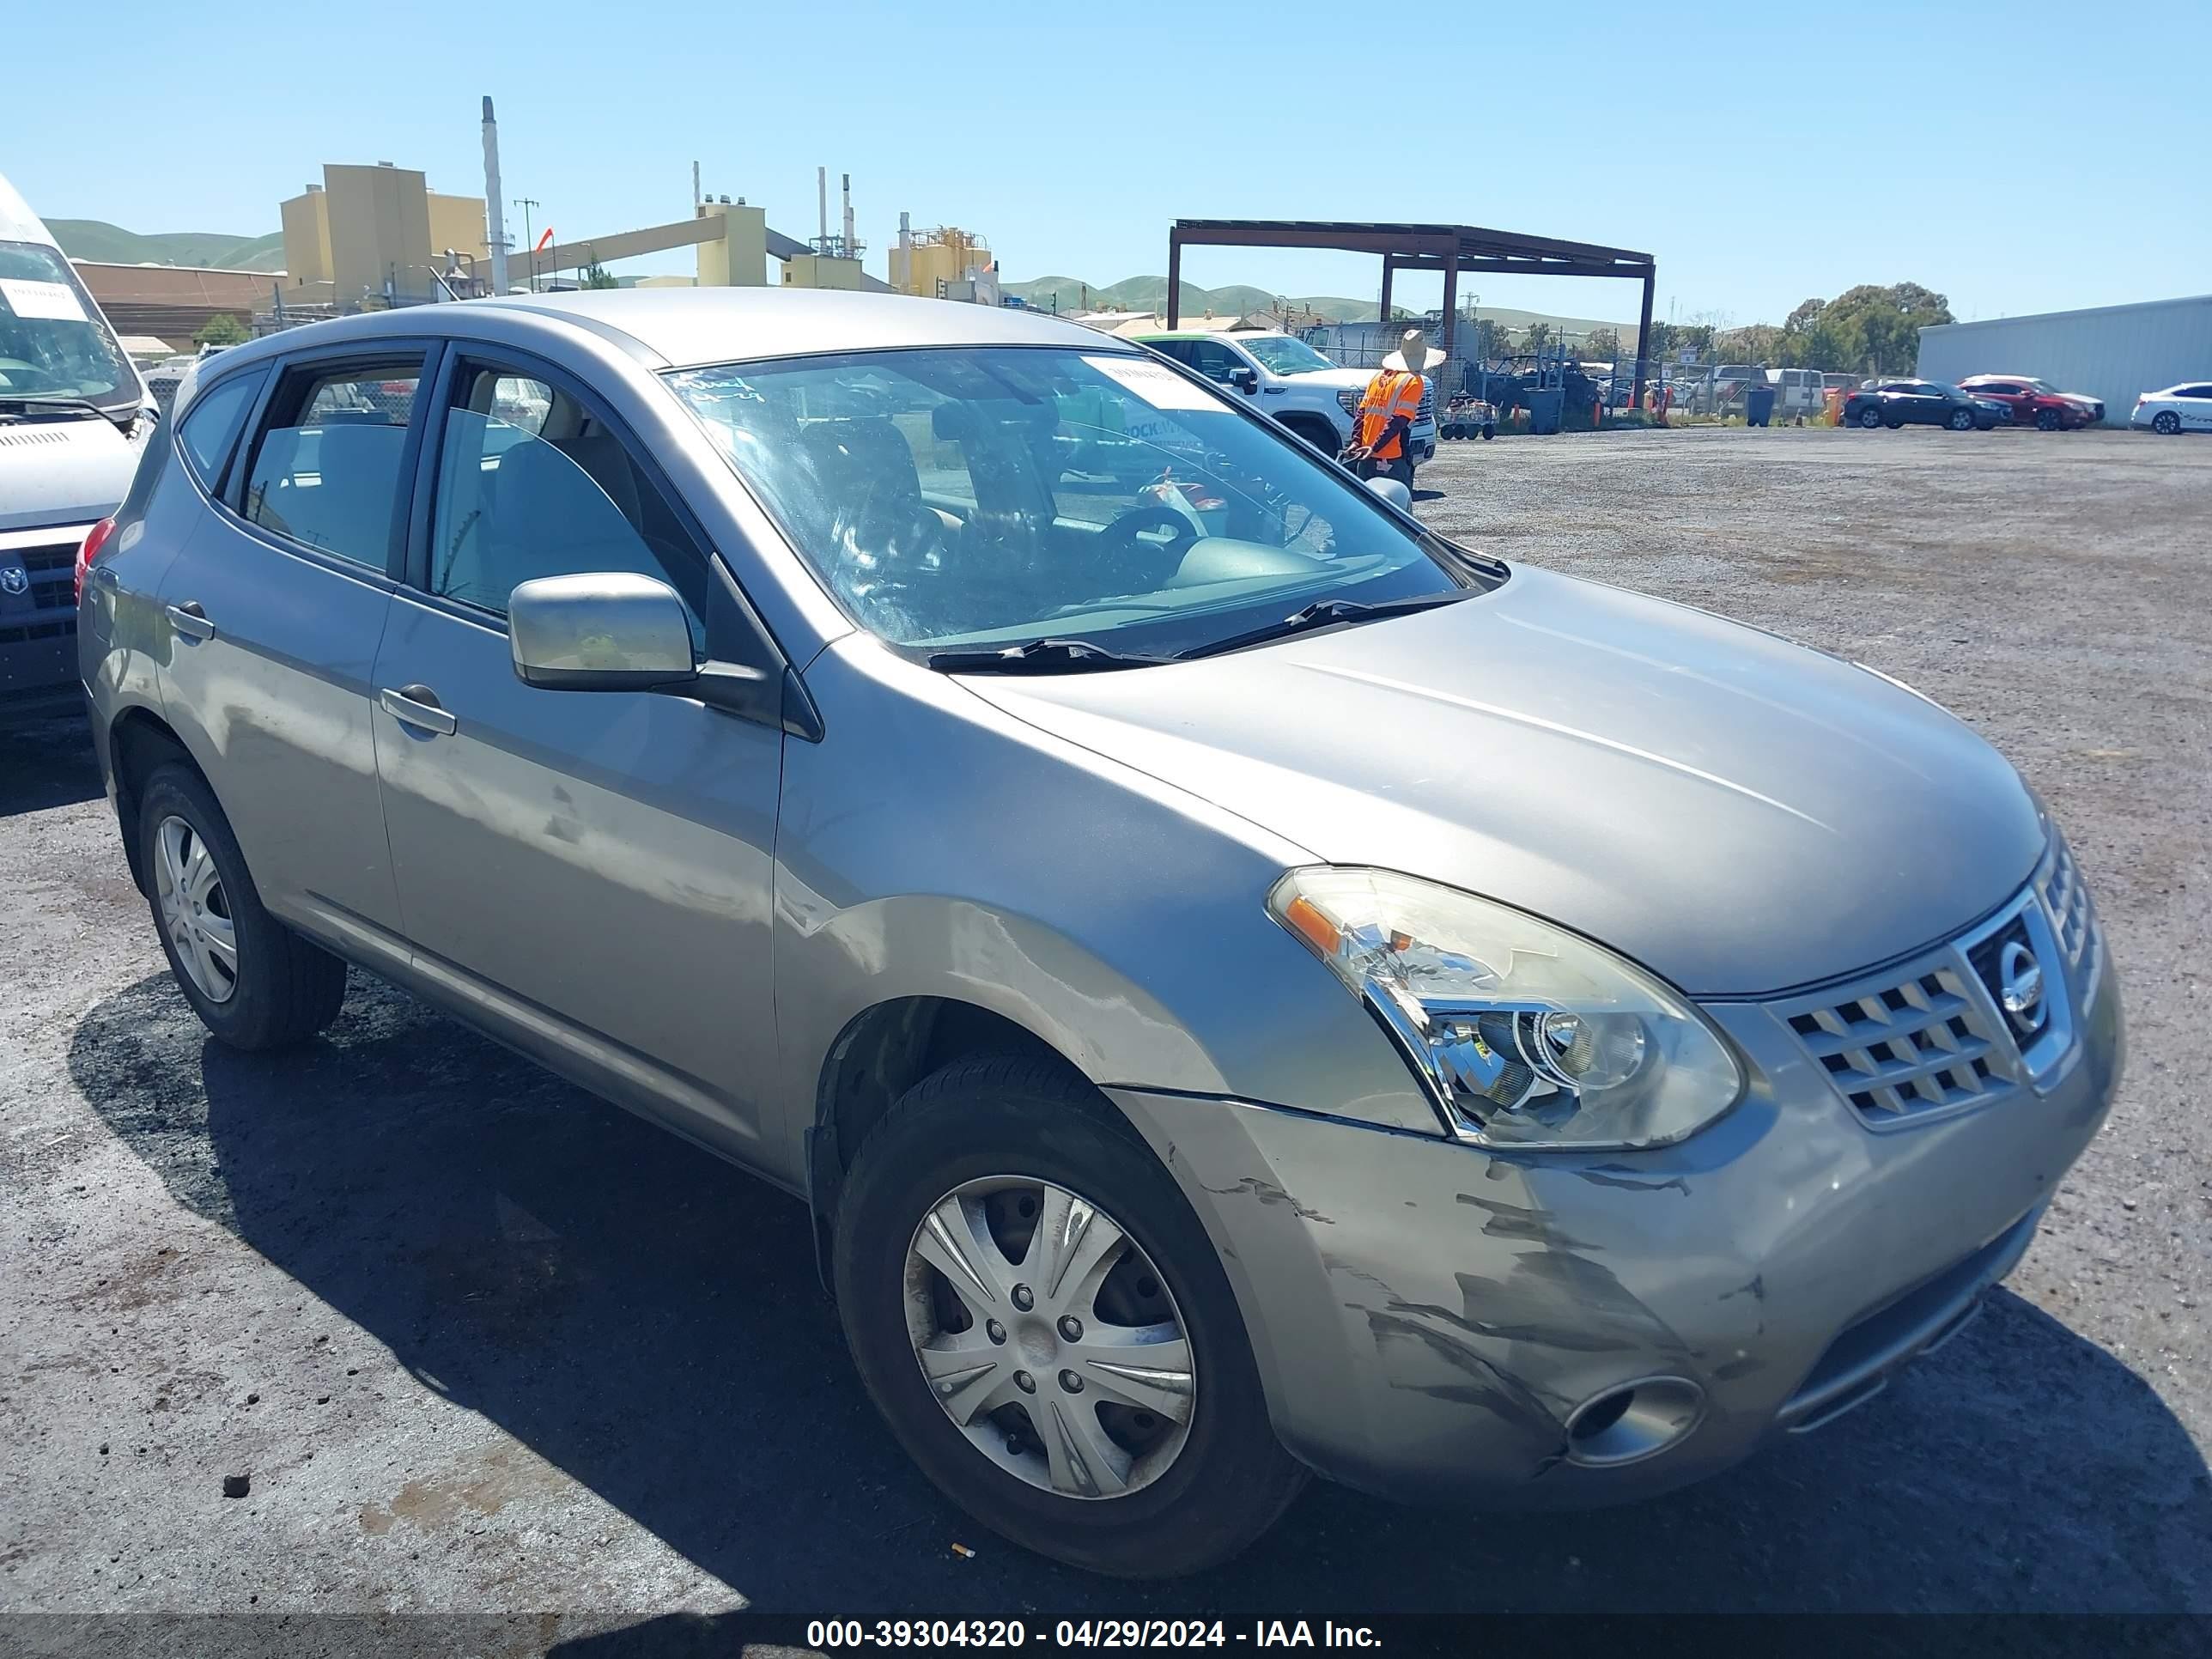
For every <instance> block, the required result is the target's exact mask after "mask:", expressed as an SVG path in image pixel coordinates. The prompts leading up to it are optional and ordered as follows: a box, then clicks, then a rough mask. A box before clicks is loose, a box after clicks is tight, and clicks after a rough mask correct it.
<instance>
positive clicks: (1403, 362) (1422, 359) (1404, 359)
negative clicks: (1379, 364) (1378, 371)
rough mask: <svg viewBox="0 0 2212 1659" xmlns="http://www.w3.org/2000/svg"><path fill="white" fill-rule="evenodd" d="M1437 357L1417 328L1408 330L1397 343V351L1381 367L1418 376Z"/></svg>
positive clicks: (1386, 358)
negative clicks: (1400, 370)
mask: <svg viewBox="0 0 2212 1659" xmlns="http://www.w3.org/2000/svg"><path fill="white" fill-rule="evenodd" d="M1439 355H1440V354H1439V353H1438V352H1437V349H1436V348H1435V347H1434V346H1432V345H1431V344H1430V343H1429V341H1428V337H1427V336H1426V335H1425V334H1423V333H1422V332H1421V331H1420V330H1419V329H1418V328H1409V329H1407V331H1406V332H1405V336H1404V337H1403V338H1401V340H1400V341H1399V342H1398V349H1396V350H1395V351H1394V352H1392V353H1391V354H1390V355H1389V356H1387V357H1385V358H1384V359H1383V368H1388V369H1402V370H1405V371H1406V372H1407V373H1409V374H1422V373H1424V372H1425V371H1426V369H1427V368H1428V367H1429V363H1430V360H1431V359H1432V358H1435V357H1437V356H1439Z"/></svg>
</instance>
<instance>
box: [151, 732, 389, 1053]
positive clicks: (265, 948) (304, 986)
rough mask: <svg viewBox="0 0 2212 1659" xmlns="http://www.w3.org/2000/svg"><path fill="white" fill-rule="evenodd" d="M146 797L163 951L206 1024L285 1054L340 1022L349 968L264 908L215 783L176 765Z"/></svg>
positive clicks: (155, 775)
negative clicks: (289, 1047)
mask: <svg viewBox="0 0 2212 1659" xmlns="http://www.w3.org/2000/svg"><path fill="white" fill-rule="evenodd" d="M138 800H139V806H138V836H139V843H138V844H139V850H140V854H141V856H142V859H143V864H142V867H143V869H144V870H145V872H146V873H147V885H148V887H149V889H150V890H151V891H150V895H149V896H150V897H151V900H152V902H153V907H154V921H155V926H156V927H159V928H160V930H161V950H162V952H163V954H164V955H166V956H167V957H168V959H169V969H170V971H171V972H172V973H173V974H174V975H176V977H177V987H178V988H179V990H181V991H182V992H183V993H184V994H185V1000H186V1001H188V1002H190V1003H191V1005H192V1012H194V1013H196V1014H197V1015H198V1016H199V1017H200V1023H201V1024H204V1025H205V1026H206V1027H207V1028H208V1030H210V1031H212V1032H213V1033H215V1035H216V1036H218V1037H220V1038H222V1041H223V1042H227V1043H228V1044H229V1045H230V1046H231V1047H232V1048H281V1047H283V1046H284V1045H285V1044H287V1043H293V1042H304V1041H305V1040H306V1039H307V1038H308V1037H311V1036H314V1034H315V1033H316V1032H318V1031H319V1030H322V1029H323V1027H325V1025H328V1024H330V1023H331V1021H332V1020H333V1019H336V1018H337V1014H338V1009H339V1006H340V1005H342V1004H343V1002H344V1000H345V983H346V969H345V963H343V962H341V961H339V960H338V959H337V957H334V956H332V955H331V954H330V953H329V952H328V951H325V950H322V949H321V948H319V946H317V945H310V944H309V943H308V942H307V940H306V939H301V937H300V936H299V935H298V934H297V933H294V932H292V930H291V929H289V927H285V926H284V925H283V923H282V922H280V921H277V920H276V918H275V917H274V916H272V915H270V914H269V912H268V911H267V910H266V909H264V908H262V903H261V896H260V895H259V894H258V893H257V892H256V891H255V890H254V887H253V878H252V876H250V875H249V874H248V873H247V872H246V858H245V855H244V854H242V853H240V851H239V849H238V840H237V837H236V836H233V835H232V834H231V829H230V822H229V820H228V819H227V818H225V817H223V815H222V807H220V806H219V805H216V799H215V792H214V791H213V790H211V789H210V788H209V787H208V786H207V781H206V780H205V779H204V778H203V777H201V776H200V775H199V774H198V773H197V772H196V771H194V770H193V769H191V767H189V766H186V765H184V764H181V763H174V762H172V763H167V764H164V765H161V766H158V767H156V768H155V769H154V771H153V772H152V774H151V775H149V776H148V778H147V779H146V781H145V783H144V785H143V787H142V788H141V789H140V790H139V793H138Z"/></svg>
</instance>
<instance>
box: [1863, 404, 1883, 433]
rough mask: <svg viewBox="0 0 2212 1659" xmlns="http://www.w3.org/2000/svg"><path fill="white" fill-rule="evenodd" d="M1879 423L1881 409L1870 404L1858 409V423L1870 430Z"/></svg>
mask: <svg viewBox="0 0 2212 1659" xmlns="http://www.w3.org/2000/svg"><path fill="white" fill-rule="evenodd" d="M1859 425H1860V426H1861V427H1863V428H1865V429H1866V430H1867V431H1869V432H1871V431H1873V430H1874V429H1875V428H1876V427H1878V426H1880V425H1881V410H1879V409H1875V408H1873V407H1871V406H1869V407H1868V408H1865V409H1863V410H1859Z"/></svg>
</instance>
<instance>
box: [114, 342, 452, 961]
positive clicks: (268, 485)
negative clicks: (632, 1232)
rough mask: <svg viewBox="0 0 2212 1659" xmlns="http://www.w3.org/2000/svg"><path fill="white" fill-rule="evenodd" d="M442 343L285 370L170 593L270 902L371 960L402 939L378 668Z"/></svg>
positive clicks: (194, 692)
mask: <svg viewBox="0 0 2212 1659" xmlns="http://www.w3.org/2000/svg"><path fill="white" fill-rule="evenodd" d="M431 355H432V354H431V348H429V347H428V346H427V345H425V344H422V343H407V344H400V345H387V344H382V343H380V344H379V345H378V346H376V347H375V348H374V349H373V350H364V349H355V350H352V351H349V352H340V353H332V354H327V355H317V356H312V357H302V358H296V359H292V360H288V361H287V362H284V363H283V364H282V365H280V367H279V368H278V371H277V373H276V374H275V375H273V376H272V377H271V380H270V385H269V386H268V388H267V389H266V391H265V392H264V393H263V396H262V398H261V401H260V404H259V407H258V410H256V411H255V413H254V414H253V416H252V424H251V425H250V426H249V427H248V428H247V436H246V441H245V443H244V444H243V446H242V447H240V450H239V452H238V453H237V455H236V457H235V459H232V460H231V461H230V462H229V464H228V467H227V470H226V472H225V475H224V476H223V477H221V478H220V479H212V478H210V479H203V480H202V482H203V484H204V486H212V493H211V495H210V505H211V510H210V513H209V514H208V516H207V517H206V519H205V520H204V522H203V523H202V524H201V525H200V526H199V527H198V529H197V531H196V532H194V533H193V535H192V536H191V539H190V540H189V541H188V542H187V543H186V544H185V547H184V549H183V550H182V551H181V552H180V553H179V555H178V556H177V558H176V559H175V560H174V561H173V562H172V563H171V564H170V566H169V567H168V569H167V572H166V573H165V574H164V575H163V577H162V579H161V586H160V588H159V598H160V601H161V617H162V618H163V622H162V626H163V627H164V628H165V629H166V630H167V641H165V642H164V646H163V647H162V648H160V649H158V650H157V652H156V654H157V656H158V657H159V659H161V670H160V684H161V695H162V700H163V703H164V707H165V709H166V712H167V714H168V717H169V720H170V722H171V724H172V725H173V726H175V727H176V729H177V732H178V733H179V736H180V737H182V738H184V740H185V744H186V746H187V747H189V748H190V749H191V750H192V752H193V754H194V756H195V757H197V759H198V761H199V762H200V763H201V765H202V767H203V768H204V769H205V770H206V772H207V774H208V777H209V779H210V781H211V782H212V783H213V785H214V786H215V791H216V796H217V797H218V798H219V799H221V801H222V808H223V811H224V813H225V814H226V815H227V816H228V817H229V819H230V823H231V827H232V828H233V829H234V830H235V831H236V832H237V835H238V841H239V845H240V848H241V849H242V850H243V851H244V852H245V854H246V862H247V864H248V866H250V867H251V869H252V872H253V880H254V885H255V886H256V887H257V888H258V890H259V892H260V895H261V898H262V901H263V902H264V903H265V904H267V905H268V907H269V908H270V909H271V910H272V911H274V912H276V914H277V915H280V916H283V917H284V918H285V919H286V920H288V921H292V922H294V923H295V924H297V925H300V926H301V927H304V928H305V929H307V931H308V932H310V933H317V934H320V935H322V936H323V937H325V938H327V939H333V940H335V941H337V942H338V943H340V944H341V945H343V946H344V947H345V948H347V949H348V950H349V951H353V952H355V953H356V954H361V955H363V956H365V957H369V958H376V957H386V958H390V957H393V956H394V955H395V954H397V953H398V949H399V946H398V921H399V912H398V895H397V892H396V890H395V889H394V887H393V884H392V871H391V862H390V858H389V855H388V853H387V850H386V844H385V837H384V817H383V810H382V807H381V805H380V803H379V799H378V790H377V781H376V757H375V750H374V736H373V734H372V732H371V730H370V725H369V709H370V707H371V698H372V687H371V684H370V676H371V673H372V671H373V670H374V666H375V663H376V652H377V647H378V644H379V642H380V640H381V639H382V637H383V634H384V623H385V616H386V611H388V610H389V609H390V607H391V603H392V590H393V587H394V586H395V585H396V583H395V580H394V572H395V571H396V570H397V568H398V559H399V556H400V550H401V538H402V535H403V533H404V526H405V524H406V521H407V506H408V499H409V488H410V485H409V480H410V477H411V475H412V471H413V459H414V450H415V447H416V445H417V444H418V443H419V441H420V438H421V428H420V425H419V424H418V422H417V418H416V417H417V416H418V414H419V410H418V407H417V405H418V399H417V398H416V392H417V391H418V390H419V389H420V387H421V386H422V383H423V377H424V374H425V370H426V368H427V365H428V362H429V361H430V358H431ZM208 395H209V398H210V400H212V398H214V396H215V395H216V394H215V392H210V393H209V394H208ZM186 422H187V426H188V427H193V428H194V430H195V431H197V427H196V426H195V425H194V422H193V421H192V416H189V415H188V416H186ZM195 465H204V463H202V462H200V461H198V460H197V458H195Z"/></svg>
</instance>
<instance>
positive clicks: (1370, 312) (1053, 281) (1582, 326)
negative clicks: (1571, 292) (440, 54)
mask: <svg viewBox="0 0 2212 1659" xmlns="http://www.w3.org/2000/svg"><path fill="white" fill-rule="evenodd" d="M1000 289H1002V290H1003V291H1004V292H1006V293H1008V294H1018V295H1020V296H1021V297H1022V298H1023V299H1024V300H1026V301H1029V303H1030V304H1031V305H1033V306H1037V307H1042V308H1043V309H1045V310H1048V311H1049V310H1051V309H1053V308H1054V300H1055V298H1056V299H1057V301H1058V302H1059V304H1058V308H1059V309H1060V310H1061V311H1081V310H1083V309H1084V308H1085V300H1086V289H1085V284H1084V283H1083V282H1082V280H1081V279H1080V278H1079V277H1074V276H1037V277H1032V278H1031V279H1030V281H1028V282H1025V283H1000ZM1087 298H1088V303H1089V308H1090V309H1091V310H1093V311H1098V310H1103V309H1105V308H1106V307H1118V308H1120V309H1121V310H1123V311H1136V312H1152V313H1159V312H1162V311H1164V310H1165V309H1166V308H1167V300H1168V279H1167V278H1166V277H1164V276H1128V277H1124V278H1123V279H1122V280H1121V281H1120V282H1118V283H1112V284H1110V285H1109V286H1106V287H1103V288H1102V287H1099V286H1097V285H1096V284H1093V285H1091V287H1090V288H1089V289H1088V290H1087ZM1288 298H1289V301H1290V303H1291V305H1292V306H1294V307H1297V308H1298V309H1299V310H1301V311H1312V312H1317V313H1320V314H1321V315H1322V317H1323V318H1325V319H1328V321H1330V322H1332V323H1361V322H1371V321H1372V320H1374V317H1375V301H1372V300H1348V299H1346V298H1344V297H1343V296H1342V295H1334V294H1309V295H1290V296H1288ZM1275 300H1276V295H1274V294H1273V293H1271V292H1270V291H1269V290H1267V289H1263V288H1253V287H1251V286H1249V285H1248V284H1245V283H1231V284H1230V285H1229V286H1228V287H1225V288H1200V286H1199V285H1198V284H1197V283H1184V284H1183V285H1182V314H1183V316H1184V317H1186V318H1198V317H1203V316H1204V315H1206V313H1207V312H1209V311H1210V312H1212V313H1213V314H1214V315H1215V316H1217V317H1242V316H1245V315H1248V314H1251V313H1258V312H1263V311H1267V310H1271V309H1272V308H1273V307H1274V304H1275ZM1481 314H1482V315H1483V316H1485V317H1487V318H1491V319H1494V320H1495V321H1497V322H1498V323H1500V324H1502V325H1504V326H1505V327H1508V328H1519V329H1525V328H1527V327H1528V325H1529V324H1531V323H1548V324H1549V325H1551V326H1552V327H1553V329H1555V330H1560V331H1565V332H1566V333H1569V334H1587V333H1589V331H1591V330H1592V329H1594V328H1614V329H1619V330H1620V332H1621V334H1622V335H1623V336H1624V337H1629V338H1632V337H1634V335H1635V333H1636V325H1634V324H1633V323H1612V322H1607V321H1605V320H1604V319H1601V318H1595V317H1561V316H1557V315H1555V314H1553V313H1550V312H1545V311H1521V310H1516V308H1514V307H1511V306H1485V307H1482V313H1481Z"/></svg>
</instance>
